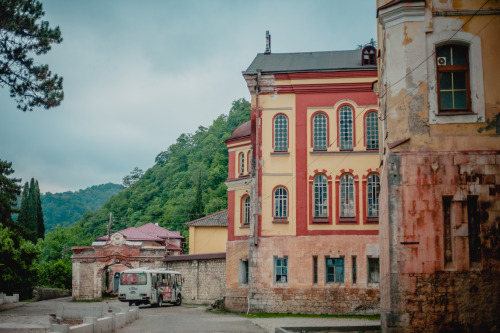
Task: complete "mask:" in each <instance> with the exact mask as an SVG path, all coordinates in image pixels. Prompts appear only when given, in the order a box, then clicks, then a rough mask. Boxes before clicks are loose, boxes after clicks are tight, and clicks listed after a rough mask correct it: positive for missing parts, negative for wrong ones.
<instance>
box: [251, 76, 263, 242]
mask: <svg viewBox="0 0 500 333" xmlns="http://www.w3.org/2000/svg"><path fill="white" fill-rule="evenodd" d="M261 74H262V72H261V70H260V69H258V70H257V84H256V85H255V146H254V147H253V148H254V149H253V152H252V153H253V154H254V156H255V157H254V160H255V166H254V173H255V176H254V188H253V190H254V192H255V193H253V195H252V197H253V201H254V205H253V206H254V224H253V233H254V245H255V246H257V245H259V169H260V160H259V148H260V140H259V138H260V117H259V91H260V78H261Z"/></svg>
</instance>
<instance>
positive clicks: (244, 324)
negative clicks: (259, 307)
mask: <svg viewBox="0 0 500 333" xmlns="http://www.w3.org/2000/svg"><path fill="white" fill-rule="evenodd" d="M205 309H206V307H204V306H195V305H193V306H190V305H183V306H181V307H178V306H173V305H165V306H163V307H161V308H151V307H146V306H144V307H140V309H139V316H140V318H139V319H138V320H136V321H134V322H133V323H131V324H128V325H127V326H125V327H124V328H122V329H119V330H118V331H117V333H137V332H148V333H160V332H161V333H164V332H182V333H190V332H193V333H194V332H196V333H198V332H221V333H222V332H231V333H233V332H246V333H263V332H267V331H266V330H264V329H262V328H260V327H259V326H257V325H256V324H254V323H253V322H252V321H250V320H249V319H247V318H245V317H241V316H237V315H225V314H224V315H221V314H214V313H209V312H206V311H205Z"/></svg>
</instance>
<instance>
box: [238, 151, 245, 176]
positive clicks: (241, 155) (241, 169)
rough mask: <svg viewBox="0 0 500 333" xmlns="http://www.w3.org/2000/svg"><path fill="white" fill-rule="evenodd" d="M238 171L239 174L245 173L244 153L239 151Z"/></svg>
mask: <svg viewBox="0 0 500 333" xmlns="http://www.w3.org/2000/svg"><path fill="white" fill-rule="evenodd" d="M238 169H239V170H238V171H239V175H240V176H241V175H244V174H245V153H244V152H241V153H239V154H238Z"/></svg>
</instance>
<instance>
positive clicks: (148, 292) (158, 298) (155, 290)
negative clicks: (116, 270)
mask: <svg viewBox="0 0 500 333" xmlns="http://www.w3.org/2000/svg"><path fill="white" fill-rule="evenodd" d="M182 282H183V279H182V276H181V273H179V272H176V271H169V270H166V269H161V268H157V269H149V268H147V267H146V268H136V269H129V270H126V271H123V272H122V273H121V275H120V286H119V288H118V299H119V300H120V301H121V302H128V303H129V305H141V304H150V305H151V306H162V305H163V303H172V304H175V305H181V303H182Z"/></svg>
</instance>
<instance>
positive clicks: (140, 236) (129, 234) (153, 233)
mask: <svg viewBox="0 0 500 333" xmlns="http://www.w3.org/2000/svg"><path fill="white" fill-rule="evenodd" d="M116 232H119V233H121V234H122V235H123V236H125V238H126V239H127V240H128V241H156V242H159V241H164V240H165V239H184V237H182V236H181V234H180V232H179V231H170V230H167V229H165V228H162V227H160V226H157V225H156V224H154V223H151V222H150V223H147V224H144V225H142V226H140V227H137V228H135V227H130V228H127V229H123V230H119V231H116ZM116 232H114V233H113V234H115V233H116ZM107 239H108V235H105V236H101V237H99V238H97V240H98V241H106V240H107Z"/></svg>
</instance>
